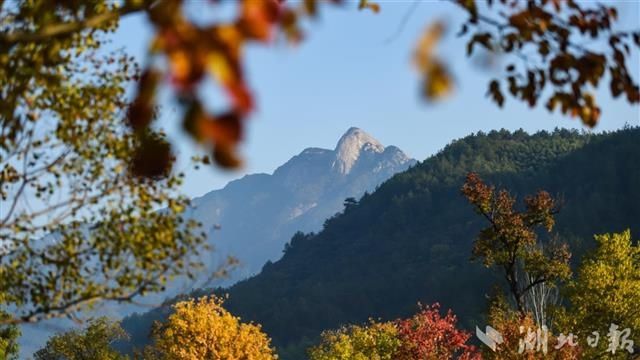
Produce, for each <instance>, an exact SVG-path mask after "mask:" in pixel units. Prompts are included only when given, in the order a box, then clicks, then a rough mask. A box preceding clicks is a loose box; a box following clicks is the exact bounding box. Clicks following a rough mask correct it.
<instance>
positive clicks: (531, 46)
mask: <svg viewBox="0 0 640 360" xmlns="http://www.w3.org/2000/svg"><path fill="white" fill-rule="evenodd" d="M476 1H477V0H458V1H456V2H455V3H456V4H457V5H458V6H459V7H460V8H462V9H464V10H465V11H466V12H467V13H468V15H469V19H468V20H467V22H465V23H464V24H463V27H462V29H463V31H462V32H461V35H465V34H466V33H467V32H469V35H468V40H467V55H469V56H471V55H472V54H473V52H474V50H475V49H476V48H477V46H482V47H483V48H484V49H486V50H487V51H488V52H490V53H493V54H495V55H499V56H502V57H508V56H513V57H514V58H516V59H517V60H518V61H521V62H522V66H518V67H515V66H514V65H513V64H511V65H508V66H507V69H506V73H505V74H504V75H505V76H504V78H506V79H505V80H506V81H505V82H506V85H508V87H506V88H507V89H508V91H509V93H510V94H511V95H512V96H513V97H514V98H516V99H518V100H520V101H522V102H524V103H525V104H528V105H529V106H530V107H534V106H536V105H537V104H538V103H539V102H540V100H541V97H543V96H545V95H546V94H550V95H549V97H548V98H547V100H546V107H547V109H549V111H553V110H554V109H556V108H560V109H561V111H562V113H563V114H565V115H567V116H571V117H579V118H580V119H581V120H582V123H583V124H584V125H586V126H588V127H594V126H596V125H597V123H598V121H599V119H600V113H601V109H600V108H599V107H598V106H597V101H596V99H595V97H594V96H593V95H591V94H592V93H595V91H594V89H591V88H597V87H598V85H599V84H600V82H601V80H602V79H603V78H604V77H605V76H607V75H609V78H610V79H611V84H610V89H611V94H612V95H613V96H614V97H617V96H620V95H622V94H624V95H626V98H627V101H628V102H629V103H630V104H637V103H639V102H640V91H639V87H638V84H637V83H636V82H635V80H634V79H633V78H632V77H631V76H630V74H629V69H628V67H627V64H626V62H627V59H628V57H629V56H631V48H632V47H633V46H636V47H640V35H639V36H638V39H635V40H634V39H633V33H630V32H612V31H611V30H612V26H613V23H614V22H615V21H616V19H617V11H616V9H615V8H614V7H610V6H604V5H595V4H591V5H587V4H582V3H578V2H575V1H561V0H533V1H528V2H517V1H513V2H509V1H490V2H489V3H488V10H487V9H485V12H484V13H479V12H478V11H479V10H478V7H477V6H476ZM473 30H475V31H473ZM605 33H606V34H607V35H604V34H605ZM592 39H599V40H604V41H603V43H601V44H599V46H596V45H593V46H591V43H594V41H593V40H592ZM607 39H608V40H609V45H610V49H609V51H607V49H606V47H605V46H601V45H604V42H605V41H606V40H607ZM582 40H584V41H582ZM585 44H587V45H585ZM634 44H635V45H634ZM531 50H534V51H531ZM549 88H551V91H549V90H548V89H549ZM487 94H488V95H489V96H490V97H491V98H492V100H493V101H494V102H495V103H496V104H497V105H498V106H502V105H503V103H504V100H505V98H504V94H503V93H502V91H501V90H500V83H499V81H498V80H492V81H491V82H490V84H489V89H488V93H487Z"/></svg>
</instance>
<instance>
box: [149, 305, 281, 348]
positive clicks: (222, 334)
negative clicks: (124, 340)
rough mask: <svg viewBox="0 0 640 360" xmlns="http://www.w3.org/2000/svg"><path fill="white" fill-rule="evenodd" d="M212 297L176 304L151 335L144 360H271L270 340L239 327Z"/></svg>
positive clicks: (252, 327)
mask: <svg viewBox="0 0 640 360" xmlns="http://www.w3.org/2000/svg"><path fill="white" fill-rule="evenodd" d="M222 304H223V300H222V299H220V298H217V297H214V296H211V297H204V298H201V299H198V300H188V301H183V302H179V303H177V304H176V305H175V306H174V313H173V314H171V316H169V319H168V320H167V322H166V323H164V324H161V325H160V326H159V327H158V328H157V329H156V330H155V332H154V338H155V344H154V345H153V346H152V347H151V348H149V349H146V352H145V358H149V359H151V358H155V359H164V360H201V359H215V360H236V359H252V360H272V359H276V356H275V355H274V351H273V349H272V348H271V345H270V339H269V338H268V337H267V335H265V334H264V333H263V332H262V330H261V329H260V326H259V325H254V324H250V323H243V322H241V321H240V318H238V317H236V316H233V315H232V314H230V313H229V312H228V311H227V310H225V309H224V308H223V307H222Z"/></svg>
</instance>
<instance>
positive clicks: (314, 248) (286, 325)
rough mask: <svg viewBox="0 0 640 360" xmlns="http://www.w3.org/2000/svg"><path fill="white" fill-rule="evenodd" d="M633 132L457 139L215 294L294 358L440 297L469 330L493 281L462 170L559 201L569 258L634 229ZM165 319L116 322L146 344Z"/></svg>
mask: <svg viewBox="0 0 640 360" xmlns="http://www.w3.org/2000/svg"><path fill="white" fill-rule="evenodd" d="M639 139H640V130H639V129H627V130H624V131H619V132H616V133H612V134H601V135H592V134H580V133H578V132H572V131H567V130H558V131H556V132H553V133H546V132H541V133H538V134H534V135H527V134H526V133H524V132H522V131H518V132H515V133H510V132H507V131H494V132H491V133H489V134H477V135H473V136H469V137H466V138H464V139H461V140H457V141H455V142H453V143H452V144H451V145H449V146H447V147H446V148H445V149H444V150H442V151H441V152H439V153H438V154H436V155H435V156H433V157H431V158H429V159H427V160H425V161H424V162H422V163H420V164H418V165H417V166H415V167H414V168H412V169H410V170H408V171H406V172H404V173H401V174H398V175H396V176H395V177H394V178H392V179H390V180H389V181H387V182H386V183H384V184H383V185H382V186H380V188H378V189H377V190H376V191H375V192H374V193H372V194H369V195H365V196H364V197H363V198H362V199H360V200H359V201H358V204H357V205H355V206H352V207H351V208H350V210H349V211H347V212H345V213H343V214H339V215H337V216H335V217H333V218H331V219H329V220H328V221H327V222H326V225H325V227H324V229H323V230H322V231H321V232H319V233H317V234H313V235H308V236H301V235H298V236H297V237H296V240H295V241H294V242H293V243H292V244H290V246H289V247H288V248H287V252H286V254H285V255H284V256H283V258H282V259H281V260H280V261H277V262H274V263H273V264H270V265H269V266H267V267H265V268H264V269H263V272H262V273H261V274H260V275H258V276H256V277H254V278H252V279H249V280H246V281H243V282H241V283H238V284H237V285H235V286H233V287H232V288H230V289H228V290H223V289H221V290H219V292H220V293H225V292H228V293H229V295H230V297H229V300H228V301H227V302H226V306H227V308H228V309H229V310H230V311H232V312H234V313H236V314H238V315H240V316H241V317H242V318H243V319H247V320H252V321H255V322H257V323H260V324H262V325H263V328H264V330H265V332H266V333H268V334H269V335H270V336H271V337H272V338H273V341H274V345H276V346H277V348H278V353H279V354H280V356H281V357H282V358H284V359H300V358H302V356H303V354H304V351H305V349H306V348H307V347H309V346H311V345H313V344H314V343H315V342H316V339H317V337H318V336H319V334H320V333H321V332H322V331H323V330H325V329H332V328H338V327H339V326H340V325H342V324H347V323H354V324H357V323H363V322H365V321H367V319H368V318H369V317H371V316H374V317H380V318H381V319H382V320H391V319H396V318H400V317H406V316H408V315H410V314H412V313H414V312H415V311H416V305H415V304H416V302H418V301H420V302H422V303H433V302H440V303H441V304H442V305H443V306H444V307H447V308H451V309H452V310H453V311H454V312H455V313H456V314H458V316H459V319H460V327H462V328H467V329H474V327H475V326H476V325H478V324H484V323H485V321H486V319H485V317H484V315H482V314H483V313H485V310H486V308H487V304H486V301H485V299H486V294H487V292H488V291H490V290H491V289H492V288H493V284H501V283H503V281H504V280H503V276H502V275H500V274H498V273H495V272H492V271H491V270H488V269H484V267H483V266H482V265H481V264H478V263H476V262H470V261H469V259H470V255H471V249H472V247H473V242H474V239H475V237H476V234H478V233H479V231H480V230H481V229H482V228H483V227H486V225H485V223H484V222H483V219H482V218H481V217H479V216H477V215H475V214H474V212H473V208H472V207H471V206H469V204H468V203H467V202H466V201H465V199H464V197H463V196H461V195H460V191H459V189H460V186H461V184H462V183H463V182H464V179H465V176H466V174H467V173H468V172H469V171H476V172H478V173H479V174H480V175H481V176H482V177H483V179H485V180H486V181H487V182H488V183H492V184H496V185H499V186H500V187H501V188H507V189H509V190H510V191H511V194H512V195H513V196H522V195H523V194H528V193H534V192H536V191H538V190H540V189H545V190H547V191H548V192H549V194H551V195H553V196H554V197H556V198H558V199H559V201H560V204H561V205H562V207H561V210H562V211H561V212H560V213H558V214H557V215H556V216H555V218H556V226H555V229H556V234H557V236H558V238H559V240H562V241H564V242H567V243H569V245H570V248H571V251H572V253H573V257H572V264H573V265H577V264H578V263H579V261H580V259H581V257H582V255H583V254H585V252H586V251H588V250H590V249H593V247H594V246H595V243H594V242H593V241H590V239H592V237H593V234H597V233H605V232H608V231H622V230H624V229H626V228H629V227H631V232H632V233H636V232H639V233H640V224H639V223H638V222H637V218H638V217H639V216H640V215H639V214H640V208H639V206H640V188H638V186H637V184H638V183H640V163H639V161H640V159H638V157H637V156H634V154H637V153H640V141H639ZM594 164H597V166H594ZM603 170H604V171H605V172H604V173H605V174H610V175H607V176H602V174H603V172H602V171H603ZM623 174H624V175H623ZM611 204H616V206H615V207H613V206H611ZM601 209H607V211H606V212H603V211H602V210H601ZM518 210H520V209H519V208H518ZM205 293H206V291H205ZM166 314H167V309H166V308H161V309H157V310H154V311H152V312H150V313H147V314H144V315H136V316H132V317H130V318H127V319H125V320H124V322H123V326H124V327H125V328H127V329H130V330H131V335H132V340H133V342H132V344H131V345H129V346H132V345H134V346H140V345H142V344H145V343H146V342H147V341H148V340H146V337H147V334H148V332H149V328H150V326H151V323H152V321H153V320H154V319H163V318H165V317H166Z"/></svg>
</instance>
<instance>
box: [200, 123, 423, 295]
mask: <svg viewBox="0 0 640 360" xmlns="http://www.w3.org/2000/svg"><path fill="white" fill-rule="evenodd" d="M416 162H417V161H416V160H414V159H411V158H409V157H408V156H407V155H406V154H405V153H404V152H402V150H400V149H399V148H397V147H395V146H387V147H385V146H384V145H382V144H381V143H380V142H379V141H378V140H376V139H375V138H374V137H373V136H371V135H369V134H367V133H366V132H365V131H363V130H362V129H359V128H356V127H352V128H350V129H348V130H347V132H345V133H344V135H342V137H341V138H340V140H339V141H338V143H337V145H336V147H335V149H334V150H329V149H322V148H316V147H311V148H307V149H305V150H303V151H302V152H300V154H298V155H296V156H294V157H293V158H291V159H290V160H289V161H287V162H286V163H285V164H283V165H282V166H280V167H278V168H277V169H276V170H275V171H274V172H273V174H272V175H269V174H252V175H247V176H245V177H243V178H241V179H238V180H235V181H232V182H230V183H229V184H228V185H227V186H225V187H224V188H223V189H220V190H214V191H211V192H209V193H207V194H205V195H204V196H202V197H199V198H196V199H194V200H193V209H192V210H190V212H189V214H188V215H189V216H191V217H193V218H195V219H197V220H198V221H200V222H202V224H203V228H204V229H205V230H206V231H209V241H210V242H211V244H212V245H213V246H214V247H215V251H214V252H212V253H211V254H210V258H209V259H205V262H207V263H208V264H209V265H210V266H215V265H217V264H220V263H221V262H222V261H224V258H226V257H227V256H229V255H231V256H234V257H236V258H238V259H239V260H240V267H239V268H238V269H237V270H235V271H234V272H232V274H231V278H230V279H228V280H226V281H221V282H218V283H216V285H228V284H231V283H233V282H235V281H237V280H240V279H242V278H246V277H248V276H250V275H253V274H256V273H258V272H259V271H260V269H261V268H262V266H263V265H264V264H265V263H266V262H267V261H275V260H277V259H278V258H279V257H280V256H281V255H282V250H283V248H284V245H285V243H286V242H287V241H288V240H289V239H290V238H291V236H292V235H293V234H294V233H295V232H296V231H303V232H309V231H317V230H319V229H320V228H321V226H322V224H323V222H324V220H325V219H326V218H329V217H331V216H332V215H334V214H335V213H336V212H338V211H340V210H341V209H342V203H343V201H344V199H345V198H348V197H355V198H359V197H361V196H362V195H363V194H364V193H365V192H367V191H369V192H370V191H373V190H375V188H376V187H377V186H378V185H380V184H381V183H382V182H384V181H385V180H387V179H388V178H390V177H391V176H393V175H394V174H396V173H398V172H401V171H404V170H406V169H408V168H409V167H410V166H412V165H414V164H416ZM218 224H219V225H220V226H219V229H218V226H217V225H218ZM208 270H209V271H211V270H213V269H212V268H209V269H208Z"/></svg>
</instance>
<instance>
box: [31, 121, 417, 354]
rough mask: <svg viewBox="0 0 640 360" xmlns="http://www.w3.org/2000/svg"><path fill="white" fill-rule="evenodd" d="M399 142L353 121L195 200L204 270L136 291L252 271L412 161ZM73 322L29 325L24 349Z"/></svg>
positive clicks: (127, 309)
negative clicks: (229, 262)
mask: <svg viewBox="0 0 640 360" xmlns="http://www.w3.org/2000/svg"><path fill="white" fill-rule="evenodd" d="M415 163H416V160H414V159H411V158H409V157H408V156H407V155H406V154H405V153H404V152H402V150H400V149H399V148H397V147H395V146H387V147H385V146H383V145H382V144H381V143H380V142H379V141H378V140H376V139H375V138H373V137H372V136H371V135H369V134H367V133H366V132H365V131H363V130H361V129H358V128H355V127H352V128H350V129H348V130H347V132H346V133H345V134H344V135H343V136H342V137H341V138H340V139H339V141H338V143H337V145H336V147H335V149H333V150H329V149H321V148H307V149H305V150H303V151H302V152H301V153H300V154H298V155H296V156H294V157H293V158H291V159H290V160H289V161H287V162H286V163H285V164H284V165H282V166H280V167H279V168H277V169H276V170H275V171H274V173H273V174H272V175H270V174H252V175H247V176H245V177H243V178H241V179H238V180H235V181H232V182H230V183H229V184H227V185H226V186H225V187H224V188H223V189H219V190H213V191H211V192H209V193H207V194H205V195H204V196H202V197H199V198H196V199H194V200H193V203H192V204H193V208H192V209H190V210H188V212H187V216H190V217H193V218H195V219H197V220H198V221H200V222H202V224H203V230H205V231H206V232H208V241H209V243H210V244H211V245H212V246H213V248H214V250H213V251H211V252H206V253H202V254H199V255H200V257H201V258H202V260H203V261H204V263H205V270H204V271H202V272H201V276H200V277H198V278H197V279H196V280H195V281H194V280H187V279H182V278H181V279H176V280H175V281H174V282H173V283H171V284H170V285H169V286H168V290H167V291H166V292H164V293H161V294H152V295H148V296H145V297H143V298H141V299H138V302H140V303H143V304H147V305H159V304H161V303H162V302H163V301H164V299H165V298H168V297H169V298H170V297H173V296H176V295H178V294H181V293H184V292H188V291H190V290H191V289H192V288H194V287H198V286H213V285H215V286H227V285H231V284H233V283H235V282H236V281H238V280H241V279H244V278H247V277H249V276H250V275H254V274H256V273H258V272H260V270H261V269H262V267H263V265H264V264H265V263H266V262H267V261H275V260H277V259H278V258H280V257H281V255H282V252H283V248H284V246H285V244H286V243H287V242H288V241H289V240H290V239H291V236H292V235H293V234H294V233H296V232H297V231H304V232H309V231H317V230H319V229H320V228H321V227H322V224H323V222H324V221H325V219H327V218H329V217H331V216H332V215H334V214H335V213H336V212H338V211H340V210H341V209H342V206H343V205H342V204H343V201H344V200H345V199H346V198H349V197H353V198H360V197H361V196H362V195H363V194H364V193H365V192H367V191H369V192H371V191H373V190H375V189H376V187H377V186H378V185H380V184H381V183H382V182H384V181H385V180H387V179H388V178H390V177H391V176H393V175H394V174H396V173H398V172H402V171H404V170H406V169H408V168H409V167H410V166H412V165H414V164H415ZM228 256H233V257H235V258H237V259H238V260H239V262H240V264H239V265H238V267H236V268H235V269H233V271H231V272H230V275H229V277H228V278H226V279H218V280H214V281H212V282H209V280H210V277H211V276H210V275H211V274H212V273H213V272H214V271H215V270H217V269H218V267H219V265H220V264H222V263H224V262H225V260H226V258H227V257H228ZM147 305H144V306H138V305H134V304H116V303H108V304H104V305H103V306H99V307H98V308H97V309H96V310H95V311H94V312H92V313H91V314H97V315H107V316H110V317H115V318H120V317H123V316H126V315H129V314H131V313H133V312H136V311H138V312H144V311H148V310H149V309H150V307H149V306H147ZM73 326H75V324H74V323H72V322H71V321H69V320H67V319H54V320H51V321H47V322H45V323H43V324H36V325H26V326H24V327H23V334H24V335H23V336H22V338H21V351H22V354H23V356H30V355H31V354H32V353H33V352H34V351H35V350H37V349H38V348H39V347H40V346H42V345H43V344H44V342H45V341H46V339H47V338H48V337H49V336H51V335H52V334H53V333H55V332H60V331H63V330H64V329H68V328H70V327H73Z"/></svg>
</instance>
